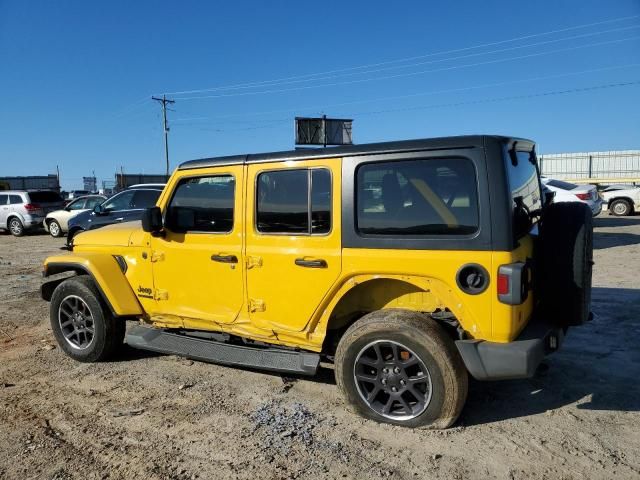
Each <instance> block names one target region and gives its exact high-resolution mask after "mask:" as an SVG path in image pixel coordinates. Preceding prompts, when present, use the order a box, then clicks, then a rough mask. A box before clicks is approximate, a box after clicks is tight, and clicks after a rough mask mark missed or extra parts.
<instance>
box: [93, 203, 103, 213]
mask: <svg viewBox="0 0 640 480" xmlns="http://www.w3.org/2000/svg"><path fill="white" fill-rule="evenodd" d="M93 213H95V214H96V215H102V214H103V213H104V208H103V207H102V205H96V206H95V207H93Z"/></svg>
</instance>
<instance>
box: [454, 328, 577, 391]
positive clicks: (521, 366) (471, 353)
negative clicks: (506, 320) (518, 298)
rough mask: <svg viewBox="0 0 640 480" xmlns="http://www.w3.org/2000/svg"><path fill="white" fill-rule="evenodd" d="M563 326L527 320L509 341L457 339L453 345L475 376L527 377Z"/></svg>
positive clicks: (560, 335)
mask: <svg viewBox="0 0 640 480" xmlns="http://www.w3.org/2000/svg"><path fill="white" fill-rule="evenodd" d="M565 332H566V330H565V329H563V328H561V327H555V326H551V325H549V324H547V323H545V322H543V321H542V320H535V319H534V320H531V321H530V322H529V324H528V325H527V326H526V327H525V329H524V330H523V331H522V333H521V334H520V335H519V336H518V338H517V339H515V340H514V341H512V342H509V343H496V342H487V341H485V340H458V341H456V347H458V351H459V352H460V355H461V356H462V360H463V361H464V364H465V366H466V367H467V370H469V373H470V374H471V375H472V376H473V378H475V379H476V380H508V379H514V378H529V377H532V376H533V374H534V373H535V372H536V369H537V368H538V366H539V365H540V363H541V362H542V359H543V358H544V357H545V356H546V355H548V354H550V353H553V352H554V351H556V350H558V349H559V348H560V345H561V344H562V341H563V340H564V335H565Z"/></svg>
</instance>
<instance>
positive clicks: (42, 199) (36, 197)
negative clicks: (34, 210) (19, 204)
mask: <svg viewBox="0 0 640 480" xmlns="http://www.w3.org/2000/svg"><path fill="white" fill-rule="evenodd" d="M29 198H30V199H31V203H62V202H63V200H62V197H61V196H60V194H59V193H56V192H29Z"/></svg>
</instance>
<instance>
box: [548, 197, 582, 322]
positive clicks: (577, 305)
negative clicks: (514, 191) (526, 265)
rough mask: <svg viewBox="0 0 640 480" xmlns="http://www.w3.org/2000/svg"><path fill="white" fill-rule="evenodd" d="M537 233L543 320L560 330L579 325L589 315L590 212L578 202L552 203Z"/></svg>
mask: <svg viewBox="0 0 640 480" xmlns="http://www.w3.org/2000/svg"><path fill="white" fill-rule="evenodd" d="M540 229H541V231H540V233H541V240H542V245H541V246H542V259H541V260H542V262H541V263H542V278H541V279H540V280H541V283H542V285H541V287H542V299H541V300H542V307H543V311H544V313H545V317H546V318H547V319H549V320H551V321H552V322H553V323H555V324H557V325H561V326H574V325H581V324H582V323H584V322H586V321H587V320H588V319H589V316H590V314H591V273H592V267H593V217H592V213H591V209H590V208H589V207H588V206H587V205H585V204H584V203H580V202H564V203H552V204H551V205H549V206H547V207H546V208H545V209H544V214H543V218H542V223H541V227H540Z"/></svg>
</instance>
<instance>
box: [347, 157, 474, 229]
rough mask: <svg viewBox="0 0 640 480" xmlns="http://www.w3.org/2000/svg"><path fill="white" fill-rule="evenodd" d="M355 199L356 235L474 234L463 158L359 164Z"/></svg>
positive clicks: (470, 181)
mask: <svg viewBox="0 0 640 480" xmlns="http://www.w3.org/2000/svg"><path fill="white" fill-rule="evenodd" d="M356 194H357V198H356V205H357V206H356V208H357V216H356V229H357V231H358V232H359V233H360V234H362V235H393V236H403V235H407V236H409V235H410V236H415V235H469V234H473V233H475V232H476V231H477V230H478V228H479V223H478V222H479V215H478V192H477V181H476V172H475V169H474V166H473V164H472V162H471V161H470V160H468V159H465V158H430V159H418V160H406V161H392V162H376V163H369V164H363V165H361V166H360V167H359V168H358V170H357V173H356Z"/></svg>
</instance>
